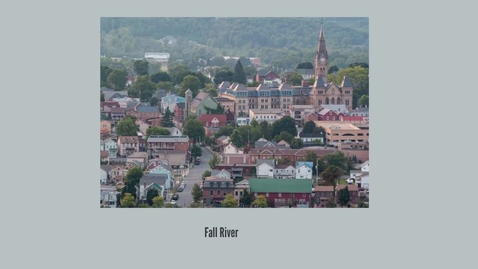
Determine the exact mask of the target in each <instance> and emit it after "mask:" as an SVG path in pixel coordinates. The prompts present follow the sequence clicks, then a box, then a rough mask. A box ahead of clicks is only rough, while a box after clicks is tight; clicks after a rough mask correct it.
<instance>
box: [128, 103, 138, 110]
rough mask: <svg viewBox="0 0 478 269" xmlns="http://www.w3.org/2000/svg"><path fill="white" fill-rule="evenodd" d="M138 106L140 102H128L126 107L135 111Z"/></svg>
mask: <svg viewBox="0 0 478 269" xmlns="http://www.w3.org/2000/svg"><path fill="white" fill-rule="evenodd" d="M137 104H139V102H138V101H129V102H126V107H127V108H128V109H133V108H134V107H135V106H136V105H137Z"/></svg>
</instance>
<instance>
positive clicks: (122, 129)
mask: <svg viewBox="0 0 478 269" xmlns="http://www.w3.org/2000/svg"><path fill="white" fill-rule="evenodd" d="M137 131H138V126H137V125H136V123H135V122H133V120H132V119H130V118H124V119H122V120H120V122H118V125H117V126H116V134H117V135H118V136H136V135H137V133H136V132H137Z"/></svg>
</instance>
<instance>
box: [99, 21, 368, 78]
mask: <svg viewBox="0 0 478 269" xmlns="http://www.w3.org/2000/svg"><path fill="white" fill-rule="evenodd" d="M321 23H323V27H324V32H325V38H326V42H327V49H328V51H329V56H330V65H338V66H339V67H345V66H346V65H348V64H350V63H352V62H365V63H368V42H369V34H368V25H369V22H368V18H324V19H322V18H255V17H252V18H102V19H101V54H102V55H106V56H110V57H123V56H127V57H133V58H134V57H136V58H141V57H143V55H144V53H145V52H147V51H158V52H169V53H170V54H171V61H172V62H174V61H177V60H182V62H183V63H190V62H197V60H198V59H201V58H202V59H210V58H212V57H214V56H238V57H239V56H246V57H260V58H261V59H262V62H263V63H265V64H269V65H273V66H276V67H279V68H283V69H289V68H294V67H295V65H297V63H299V62H302V61H312V60H313V56H314V52H315V49H316V46H317V40H318V31H319V28H320V25H321ZM165 37H167V38H165ZM169 41H171V42H169Z"/></svg>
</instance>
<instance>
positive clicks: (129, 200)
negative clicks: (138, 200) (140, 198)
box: [120, 193, 135, 207]
mask: <svg viewBox="0 0 478 269" xmlns="http://www.w3.org/2000/svg"><path fill="white" fill-rule="evenodd" d="M120 203H121V206H122V207H134V204H135V202H134V197H133V195H131V193H125V194H124V196H123V198H122V199H121V200H120Z"/></svg>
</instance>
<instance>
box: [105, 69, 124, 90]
mask: <svg viewBox="0 0 478 269" xmlns="http://www.w3.org/2000/svg"><path fill="white" fill-rule="evenodd" d="M111 72H113V69H111V68H110V67H109V66H104V65H102V66H101V75H100V81H101V86H108V76H109V75H110V74H111ZM125 83H126V82H125Z"/></svg>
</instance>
